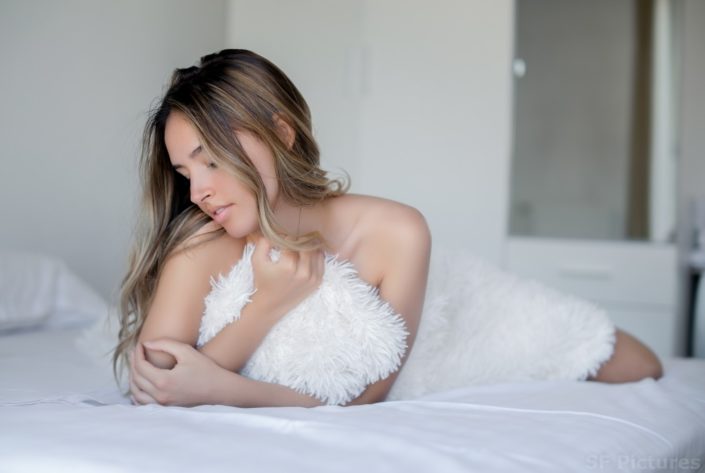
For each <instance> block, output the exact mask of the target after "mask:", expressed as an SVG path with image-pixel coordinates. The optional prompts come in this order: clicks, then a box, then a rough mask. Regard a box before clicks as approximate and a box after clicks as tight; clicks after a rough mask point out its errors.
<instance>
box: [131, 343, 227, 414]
mask: <svg viewBox="0 0 705 473" xmlns="http://www.w3.org/2000/svg"><path fill="white" fill-rule="evenodd" d="M144 346H146V347H147V348H148V349H150V350H157V351H163V352H165V353H168V354H170V355H172V356H173V357H174V358H176V365H174V367H173V368H172V369H170V370H167V369H161V368H157V367H156V366H154V365H153V364H151V363H150V362H149V361H148V360H147V359H146V358H145V353H144V347H143V346H142V344H141V343H138V344H137V346H136V347H135V349H134V351H133V353H132V356H131V357H130V391H131V392H132V400H133V402H134V403H135V404H155V403H158V404H161V405H165V406H172V405H173V406H185V407H188V406H197V405H200V404H212V403H213V402H212V395H213V393H214V391H215V387H214V386H213V383H214V381H215V380H217V379H219V376H223V374H222V373H221V372H222V371H224V370H223V368H221V367H220V366H218V365H217V364H216V363H215V362H214V361H213V360H211V359H210V358H208V357H207V356H206V355H204V354H202V353H200V352H199V351H198V350H196V349H195V348H193V347H192V346H191V345H188V344H186V343H182V342H177V341H176V340H172V339H168V338H162V339H159V340H153V341H150V342H147V343H146V344H145V345H144ZM228 373H229V374H231V375H232V374H234V373H230V372H228Z"/></svg>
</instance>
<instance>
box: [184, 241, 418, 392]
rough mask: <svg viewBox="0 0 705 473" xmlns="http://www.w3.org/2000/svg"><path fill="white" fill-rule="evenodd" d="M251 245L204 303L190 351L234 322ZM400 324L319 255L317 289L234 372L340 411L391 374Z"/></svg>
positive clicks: (398, 355)
mask: <svg viewBox="0 0 705 473" xmlns="http://www.w3.org/2000/svg"><path fill="white" fill-rule="evenodd" d="M253 251H254V245H251V244H249V245H247V246H246V247H245V251H244V253H243V257H242V259H241V260H240V261H239V262H238V263H237V264H236V265H235V266H234V267H233V268H232V270H231V271H230V272H229V273H228V274H227V275H226V276H221V277H220V278H219V279H218V280H217V281H211V284H212V286H213V288H212V290H211V292H210V294H208V296H207V297H206V301H205V303H206V310H205V313H204V315H203V318H202V320H201V327H200V335H199V339H198V343H197V345H198V346H199V347H200V346H203V345H204V344H205V343H207V342H208V340H210V339H211V338H212V337H214V336H215V335H216V334H217V333H218V332H220V330H222V329H223V327H225V326H226V325H227V324H229V323H231V322H233V321H234V320H237V319H238V318H239V317H240V312H241V311H242V309H243V308H244V307H245V305H246V304H247V303H248V302H249V300H250V297H251V295H252V294H253V293H254V291H255V287H254V281H253V272H252V253H253ZM407 335H408V332H407V330H406V328H405V326H404V319H403V318H402V317H400V316H399V315H398V314H396V313H395V312H394V310H393V309H392V307H391V306H390V305H389V304H388V303H387V302H385V301H383V300H382V299H381V298H380V297H379V295H378V291H377V289H376V288H374V287H373V286H370V285H369V284H367V283H365V282H364V281H362V280H361V279H360V278H359V277H358V276H357V271H355V268H354V267H353V265H352V264H350V263H349V262H345V261H339V260H337V259H336V258H335V257H333V256H331V255H326V259H325V272H324V275H323V280H322V282H321V285H320V287H319V288H318V289H317V290H316V291H314V293H313V294H311V295H310V296H308V297H307V298H306V299H304V301H303V302H301V304H299V305H298V306H296V307H295V308H294V309H293V310H292V311H290V312H289V313H288V314H286V315H285V316H284V317H283V318H282V319H281V320H280V321H279V322H278V323H277V324H276V325H275V326H274V327H272V329H271V330H270V331H269V333H268V334H267V336H266V337H265V338H264V340H262V342H261V343H260V345H259V347H257V350H255V352H254V353H253V355H252V357H250V359H249V360H248V361H247V363H246V364H245V366H244V368H243V369H242V370H241V371H240V373H241V374H242V375H243V376H247V377H248V378H252V379H257V380H260V381H266V382H269V383H276V384H281V385H284V386H288V387H290V388H292V389H294V390H296V391H298V392H300V393H304V394H307V395H310V396H314V397H316V398H317V399H319V400H321V401H323V402H325V403H326V404H346V403H347V402H348V401H350V400H352V399H354V398H356V397H357V396H359V395H360V394H362V392H363V391H364V390H365V388H366V387H367V386H368V385H369V384H372V383H374V382H375V381H379V380H381V379H384V378H386V377H387V376H389V374H391V373H393V372H395V371H397V369H399V365H400V364H401V359H402V357H403V355H404V353H405V351H406V337H407Z"/></svg>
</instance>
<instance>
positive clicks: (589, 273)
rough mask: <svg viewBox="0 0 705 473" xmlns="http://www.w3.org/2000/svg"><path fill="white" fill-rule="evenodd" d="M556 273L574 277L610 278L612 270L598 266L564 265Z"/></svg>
mask: <svg viewBox="0 0 705 473" xmlns="http://www.w3.org/2000/svg"><path fill="white" fill-rule="evenodd" d="M558 274H560V275H561V276H563V277H567V278H575V279H597V280H608V279H612V270H611V269H610V268H605V267H598V266H566V267H563V268H558Z"/></svg>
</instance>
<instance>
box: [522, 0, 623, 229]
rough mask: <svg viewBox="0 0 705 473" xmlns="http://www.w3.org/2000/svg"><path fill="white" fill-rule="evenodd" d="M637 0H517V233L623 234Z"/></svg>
mask: <svg viewBox="0 0 705 473" xmlns="http://www.w3.org/2000/svg"><path fill="white" fill-rule="evenodd" d="M634 10H635V5H634V3H633V2H625V1H619V2H615V1H614V0H599V1H598V0H592V1H583V2H574V1H573V2H562V1H560V0H559V1H555V0H528V1H524V2H519V4H518V6H517V12H518V14H519V18H520V19H521V21H517V37H516V40H517V57H520V58H522V59H523V60H524V61H525V62H526V66H527V67H526V75H525V76H524V77H521V78H517V79H516V95H515V104H516V105H515V113H516V116H515V118H514V119H515V126H516V136H515V142H514V155H515V156H514V158H513V159H514V160H513V166H512V181H511V183H512V184H511V193H512V199H511V201H512V204H511V206H512V207H511V221H510V229H511V233H512V234H514V235H533V236H544V237H567V238H588V239H614V240H621V239H624V238H625V231H626V228H627V221H628V215H627V197H628V192H627V190H628V188H629V186H628V184H629V152H630V149H629V146H630V126H631V123H630V119H631V112H632V102H633V100H632V90H633V85H634V81H633V75H634V72H633V70H634V60H633V59H634V56H635V52H634V49H635V46H634V39H633V36H634V29H635V28H634V25H633V24H632V23H633V22H634V16H635V12H634Z"/></svg>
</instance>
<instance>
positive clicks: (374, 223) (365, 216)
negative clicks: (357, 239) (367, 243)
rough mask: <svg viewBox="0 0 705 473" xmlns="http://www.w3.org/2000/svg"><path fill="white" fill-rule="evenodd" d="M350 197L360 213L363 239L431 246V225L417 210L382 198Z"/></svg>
mask: <svg viewBox="0 0 705 473" xmlns="http://www.w3.org/2000/svg"><path fill="white" fill-rule="evenodd" d="M350 197H351V198H352V199H354V202H353V204H352V205H355V206H357V207H359V209H360V210H361V217H360V219H359V221H358V226H359V228H360V229H361V230H362V232H361V237H362V238H364V239H366V240H369V239H373V240H375V241H381V242H387V243H388V244H392V245H395V246H396V245H399V244H402V245H403V246H407V245H414V244H418V245H422V246H423V245H426V244H430V239H431V232H430V230H429V228H428V223H427V222H426V218H425V217H424V216H423V214H422V213H421V212H420V211H419V210H418V209H416V208H414V207H412V206H410V205H406V204H403V203H401V202H396V201H394V200H389V199H383V198H381V197H371V196H362V195H351V196H350Z"/></svg>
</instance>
